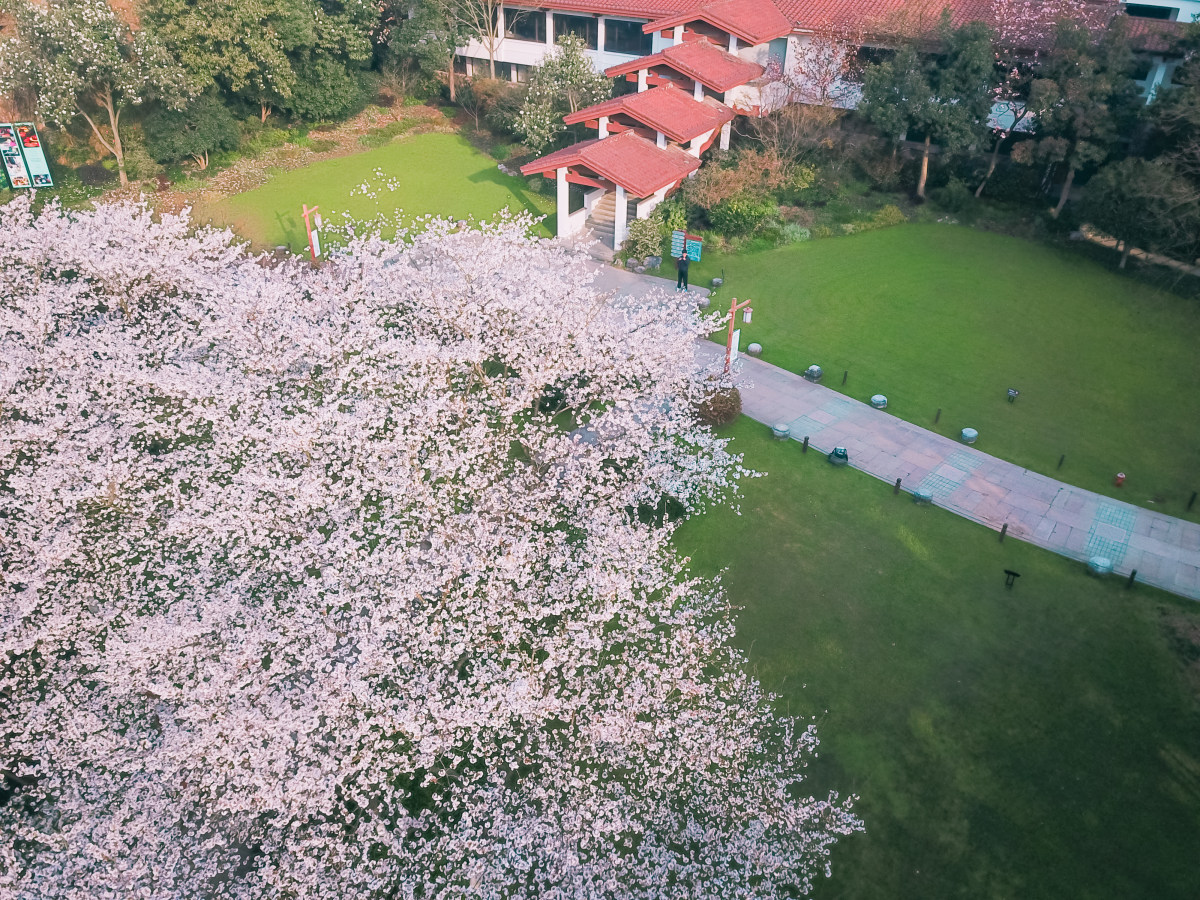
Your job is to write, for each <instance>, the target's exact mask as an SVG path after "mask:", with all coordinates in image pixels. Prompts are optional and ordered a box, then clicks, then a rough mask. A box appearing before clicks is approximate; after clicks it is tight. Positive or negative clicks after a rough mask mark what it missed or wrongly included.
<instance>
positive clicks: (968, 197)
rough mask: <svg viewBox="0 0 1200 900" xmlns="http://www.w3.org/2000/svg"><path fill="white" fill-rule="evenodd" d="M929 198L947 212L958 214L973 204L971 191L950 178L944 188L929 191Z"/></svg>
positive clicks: (958, 181)
mask: <svg viewBox="0 0 1200 900" xmlns="http://www.w3.org/2000/svg"><path fill="white" fill-rule="evenodd" d="M930 196H932V197H933V199H934V201H935V202H936V203H937V205H938V206H940V207H941V208H942V209H944V210H946V211H947V212H952V213H960V212H962V211H963V210H964V209H966V208H967V207H968V206H970V205H971V204H972V203H974V202H975V195H974V194H973V193H972V192H971V189H970V188H969V187H967V186H966V185H965V184H963V183H962V181H961V180H959V179H957V178H951V179H950V181H949V183H947V185H946V186H945V187H940V188H938V189H937V190H934V191H931V192H930Z"/></svg>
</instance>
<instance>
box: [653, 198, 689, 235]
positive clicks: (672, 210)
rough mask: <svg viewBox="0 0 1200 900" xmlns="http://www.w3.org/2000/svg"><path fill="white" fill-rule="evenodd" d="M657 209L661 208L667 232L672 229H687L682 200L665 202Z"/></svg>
mask: <svg viewBox="0 0 1200 900" xmlns="http://www.w3.org/2000/svg"><path fill="white" fill-rule="evenodd" d="M659 209H660V210H662V214H663V224H664V225H665V227H666V230H667V233H668V234H670V233H671V232H672V231H687V227H688V217H687V207H686V206H685V205H684V204H683V203H682V202H679V201H672V202H670V203H665V204H663V205H662V206H660V207H659Z"/></svg>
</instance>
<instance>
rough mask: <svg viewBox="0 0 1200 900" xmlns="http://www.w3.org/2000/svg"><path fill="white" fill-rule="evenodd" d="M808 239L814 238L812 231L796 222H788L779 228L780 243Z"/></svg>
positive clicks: (796, 242) (793, 242) (791, 242)
mask: <svg viewBox="0 0 1200 900" xmlns="http://www.w3.org/2000/svg"><path fill="white" fill-rule="evenodd" d="M808 240H812V231H811V230H810V229H808V228H805V227H804V226H803V225H800V224H798V223H796V222H786V223H785V224H784V225H783V226H782V227H781V228H780V229H779V243H781V244H798V243H800V242H801V241H808Z"/></svg>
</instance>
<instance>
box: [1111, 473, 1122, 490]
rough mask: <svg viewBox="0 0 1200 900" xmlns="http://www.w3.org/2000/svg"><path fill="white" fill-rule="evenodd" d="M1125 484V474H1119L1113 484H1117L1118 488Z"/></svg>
mask: <svg viewBox="0 0 1200 900" xmlns="http://www.w3.org/2000/svg"><path fill="white" fill-rule="evenodd" d="M1124 483H1125V473H1124V472H1118V473H1117V477H1116V478H1114V479H1113V484H1115V485H1116V486H1117V487H1120V486H1121V485H1123V484H1124Z"/></svg>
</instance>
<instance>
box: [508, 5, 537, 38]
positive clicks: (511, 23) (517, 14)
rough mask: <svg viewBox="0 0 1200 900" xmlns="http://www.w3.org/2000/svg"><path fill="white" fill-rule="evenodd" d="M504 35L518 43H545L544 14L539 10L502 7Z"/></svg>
mask: <svg viewBox="0 0 1200 900" xmlns="http://www.w3.org/2000/svg"><path fill="white" fill-rule="evenodd" d="M504 34H505V36H506V37H510V38H514V39H516V40H518V41H537V43H539V44H544V43H546V14H545V13H544V12H542V11H541V10H540V9H516V8H514V7H511V6H506V7H504Z"/></svg>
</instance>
